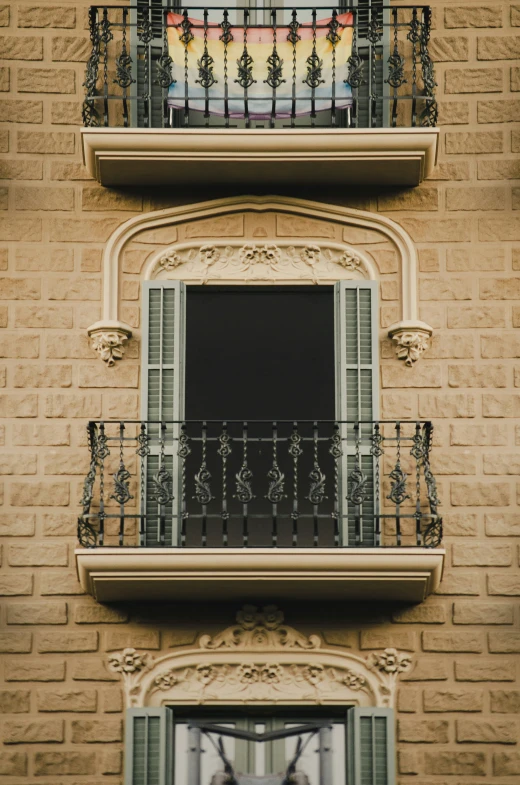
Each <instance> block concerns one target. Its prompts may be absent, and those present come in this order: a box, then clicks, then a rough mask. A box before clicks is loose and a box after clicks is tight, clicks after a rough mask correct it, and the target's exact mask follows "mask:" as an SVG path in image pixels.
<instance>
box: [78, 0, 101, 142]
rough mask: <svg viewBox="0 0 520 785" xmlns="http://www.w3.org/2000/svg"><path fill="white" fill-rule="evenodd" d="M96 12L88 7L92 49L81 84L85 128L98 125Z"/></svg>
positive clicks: (97, 35)
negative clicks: (84, 92) (95, 104)
mask: <svg viewBox="0 0 520 785" xmlns="http://www.w3.org/2000/svg"><path fill="white" fill-rule="evenodd" d="M96 13H97V11H96V9H94V8H92V9H90V12H89V26H90V42H91V44H92V51H91V53H90V57H89V59H88V61H87V66H86V69H85V81H84V82H83V85H82V86H83V87H84V88H85V90H86V95H85V100H84V101H83V107H82V117H83V125H85V126H86V127H87V128H88V127H90V128H94V127H97V126H99V115H98V113H97V111H96V108H95V106H94V100H95V97H96V86H97V80H98V75H99V59H100V37H99V27H98V23H97V17H96Z"/></svg>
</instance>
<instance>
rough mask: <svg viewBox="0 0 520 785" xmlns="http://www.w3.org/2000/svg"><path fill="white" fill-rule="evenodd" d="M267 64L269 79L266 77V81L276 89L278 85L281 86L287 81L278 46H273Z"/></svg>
mask: <svg viewBox="0 0 520 785" xmlns="http://www.w3.org/2000/svg"><path fill="white" fill-rule="evenodd" d="M267 66H268V69H267V79H264V83H266V84H268V85H269V87H272V88H273V90H276V88H277V87H280V85H281V84H283V83H284V82H285V81H286V80H285V79H283V78H282V76H283V60H282V59H281V58H280V57H279V55H278V52H277V51H276V46H274V47H273V51H272V53H271V54H270V55H269V57H268V58H267Z"/></svg>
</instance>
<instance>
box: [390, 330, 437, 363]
mask: <svg viewBox="0 0 520 785" xmlns="http://www.w3.org/2000/svg"><path fill="white" fill-rule="evenodd" d="M432 333H433V330H432V328H431V327H430V326H429V325H428V324H426V323H425V322H419V321H417V322H411V321H408V322H399V324H396V325H394V326H393V327H391V328H390V329H389V331H388V336H389V338H391V339H392V340H393V342H394V344H395V353H396V355H397V359H398V360H403V361H404V363H405V365H408V366H409V367H410V368H411V367H412V366H413V365H414V363H416V362H417V360H419V359H420V358H421V357H422V355H423V354H424V352H425V351H426V350H427V349H428V348H429V346H430V338H431V336H432Z"/></svg>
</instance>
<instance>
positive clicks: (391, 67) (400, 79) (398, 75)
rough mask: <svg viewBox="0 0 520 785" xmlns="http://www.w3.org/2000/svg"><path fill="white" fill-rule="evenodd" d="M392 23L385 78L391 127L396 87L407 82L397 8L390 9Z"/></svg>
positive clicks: (394, 108)
mask: <svg viewBox="0 0 520 785" xmlns="http://www.w3.org/2000/svg"><path fill="white" fill-rule="evenodd" d="M392 24H393V31H394V48H393V51H392V54H391V55H390V56H389V58H388V78H387V79H385V82H386V84H389V85H390V87H391V88H392V96H393V100H392V128H395V127H396V126H397V107H398V103H399V102H398V88H399V87H401V86H402V85H403V84H406V83H407V81H408V80H407V79H405V78H404V57H402V55H400V54H399V41H398V30H399V24H398V10H397V8H393V9H392Z"/></svg>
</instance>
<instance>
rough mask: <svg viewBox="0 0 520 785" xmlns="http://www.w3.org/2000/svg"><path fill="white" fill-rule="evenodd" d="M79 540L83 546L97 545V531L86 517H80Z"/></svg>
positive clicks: (93, 546) (91, 546)
mask: <svg viewBox="0 0 520 785" xmlns="http://www.w3.org/2000/svg"><path fill="white" fill-rule="evenodd" d="M77 536H78V542H79V544H80V545H81V546H82V547H83V548H95V547H96V545H97V532H96V530H95V529H94V528H93V527H92V526H91V525H90V523H89V522H88V521H86V520H85V518H82V517H80V518H78V528H77Z"/></svg>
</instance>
